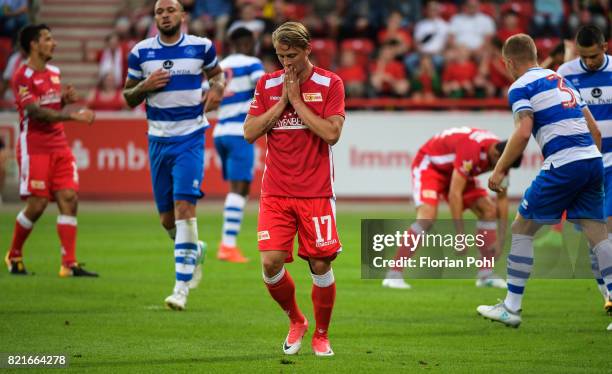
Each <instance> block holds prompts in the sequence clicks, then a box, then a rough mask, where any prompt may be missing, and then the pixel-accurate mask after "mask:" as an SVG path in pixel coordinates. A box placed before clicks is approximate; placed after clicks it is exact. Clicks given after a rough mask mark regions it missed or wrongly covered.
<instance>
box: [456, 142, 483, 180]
mask: <svg viewBox="0 0 612 374" xmlns="http://www.w3.org/2000/svg"><path fill="white" fill-rule="evenodd" d="M479 162H480V147H479V146H478V145H476V144H466V145H464V146H461V147H459V149H457V153H456V156H455V162H454V164H453V168H454V169H455V170H457V171H458V172H459V174H461V175H463V176H464V177H465V178H470V177H472V176H474V171H475V169H476V166H478V163H479Z"/></svg>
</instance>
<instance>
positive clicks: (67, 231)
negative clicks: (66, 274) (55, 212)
mask: <svg viewBox="0 0 612 374" xmlns="http://www.w3.org/2000/svg"><path fill="white" fill-rule="evenodd" d="M57 234H58V235H59V239H60V242H61V243H62V265H64V266H66V267H70V266H72V265H74V263H76V234H77V219H76V217H72V216H64V215H61V216H58V217H57Z"/></svg>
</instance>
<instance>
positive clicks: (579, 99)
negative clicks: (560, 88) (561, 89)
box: [563, 78, 587, 109]
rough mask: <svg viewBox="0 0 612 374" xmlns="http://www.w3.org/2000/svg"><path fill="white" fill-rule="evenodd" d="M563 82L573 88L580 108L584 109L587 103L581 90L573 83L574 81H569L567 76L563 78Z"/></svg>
mask: <svg viewBox="0 0 612 374" xmlns="http://www.w3.org/2000/svg"><path fill="white" fill-rule="evenodd" d="M563 82H564V84H565V87H567V88H569V89H570V90H572V92H573V94H574V97H575V98H576V103H577V104H578V107H580V109H583V108H584V107H585V106H587V105H586V102H585V101H584V99H583V98H582V95H581V94H580V90H578V89H577V88H576V87H575V86H574V85H573V84H572V82H570V81H569V79H567V78H563Z"/></svg>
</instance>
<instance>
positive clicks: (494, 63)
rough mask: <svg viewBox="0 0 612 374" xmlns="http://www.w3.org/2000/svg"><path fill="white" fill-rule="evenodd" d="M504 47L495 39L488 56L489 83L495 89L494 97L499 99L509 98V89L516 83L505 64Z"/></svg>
mask: <svg viewBox="0 0 612 374" xmlns="http://www.w3.org/2000/svg"><path fill="white" fill-rule="evenodd" d="M502 45H503V43H502V42H501V41H500V40H498V39H494V40H493V42H492V43H491V48H490V53H489V55H488V56H487V57H488V58H487V60H488V61H487V63H488V71H489V81H490V82H491V84H492V85H493V88H494V89H495V92H494V94H493V96H497V97H507V96H508V88H509V87H510V85H511V84H512V82H513V81H514V79H513V78H512V75H510V73H509V72H508V70H507V69H506V65H505V64H504V58H503V57H502V54H501V48H502Z"/></svg>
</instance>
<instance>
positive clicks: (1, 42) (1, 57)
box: [0, 37, 13, 72]
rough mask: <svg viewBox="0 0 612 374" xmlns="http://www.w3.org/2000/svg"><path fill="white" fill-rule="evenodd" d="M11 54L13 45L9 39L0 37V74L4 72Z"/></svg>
mask: <svg viewBox="0 0 612 374" xmlns="http://www.w3.org/2000/svg"><path fill="white" fill-rule="evenodd" d="M12 53H13V45H12V43H11V39H10V38H4V37H0V72H3V71H4V68H5V67H6V63H7V62H8V58H9V56H10V55H11V54H12Z"/></svg>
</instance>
